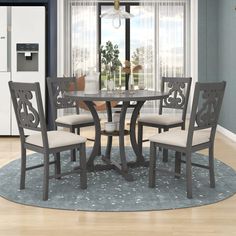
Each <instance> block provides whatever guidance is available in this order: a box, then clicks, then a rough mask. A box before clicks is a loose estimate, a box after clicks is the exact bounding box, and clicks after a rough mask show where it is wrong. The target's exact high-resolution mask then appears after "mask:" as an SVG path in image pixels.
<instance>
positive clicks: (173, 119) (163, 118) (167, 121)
mask: <svg viewBox="0 0 236 236" xmlns="http://www.w3.org/2000/svg"><path fill="white" fill-rule="evenodd" d="M138 121H140V122H145V123H150V124H157V125H173V124H178V123H182V122H183V120H182V118H181V117H179V116H176V115H175V114H171V115H168V114H164V115H158V114H153V115H144V116H141V117H140V118H139V119H138Z"/></svg>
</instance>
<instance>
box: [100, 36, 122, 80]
mask: <svg viewBox="0 0 236 236" xmlns="http://www.w3.org/2000/svg"><path fill="white" fill-rule="evenodd" d="M100 53H101V63H102V64H103V65H104V67H103V68H104V72H105V73H106V76H107V82H109V81H110V80H111V78H112V75H114V73H115V72H116V71H117V70H118V68H119V66H121V65H122V64H121V62H120V60H119V54H120V51H119V48H118V45H117V44H115V45H113V44H112V42H111V41H107V42H106V44H105V45H101V47H100Z"/></svg>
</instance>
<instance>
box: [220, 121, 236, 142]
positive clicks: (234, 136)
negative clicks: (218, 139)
mask: <svg viewBox="0 0 236 236" xmlns="http://www.w3.org/2000/svg"><path fill="white" fill-rule="evenodd" d="M217 131H219V132H220V133H221V134H223V135H224V136H226V137H227V138H229V139H231V140H232V141H233V142H236V134H235V133H233V132H231V131H229V130H228V129H226V128H224V127H222V126H220V125H218V126H217Z"/></svg>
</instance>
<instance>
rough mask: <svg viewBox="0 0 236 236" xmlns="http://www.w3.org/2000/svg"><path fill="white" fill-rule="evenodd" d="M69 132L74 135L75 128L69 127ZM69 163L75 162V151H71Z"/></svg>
mask: <svg viewBox="0 0 236 236" xmlns="http://www.w3.org/2000/svg"><path fill="white" fill-rule="evenodd" d="M70 132H71V133H74V134H75V128H74V127H71V128H70ZM71 161H76V149H73V150H71Z"/></svg>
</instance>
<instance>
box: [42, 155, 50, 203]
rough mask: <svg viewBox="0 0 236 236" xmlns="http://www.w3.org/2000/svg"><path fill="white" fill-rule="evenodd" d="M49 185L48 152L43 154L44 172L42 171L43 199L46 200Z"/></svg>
mask: <svg viewBox="0 0 236 236" xmlns="http://www.w3.org/2000/svg"><path fill="white" fill-rule="evenodd" d="M48 187H49V154H48V153H45V154H44V173H43V200H44V201H47V200H48Z"/></svg>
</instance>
